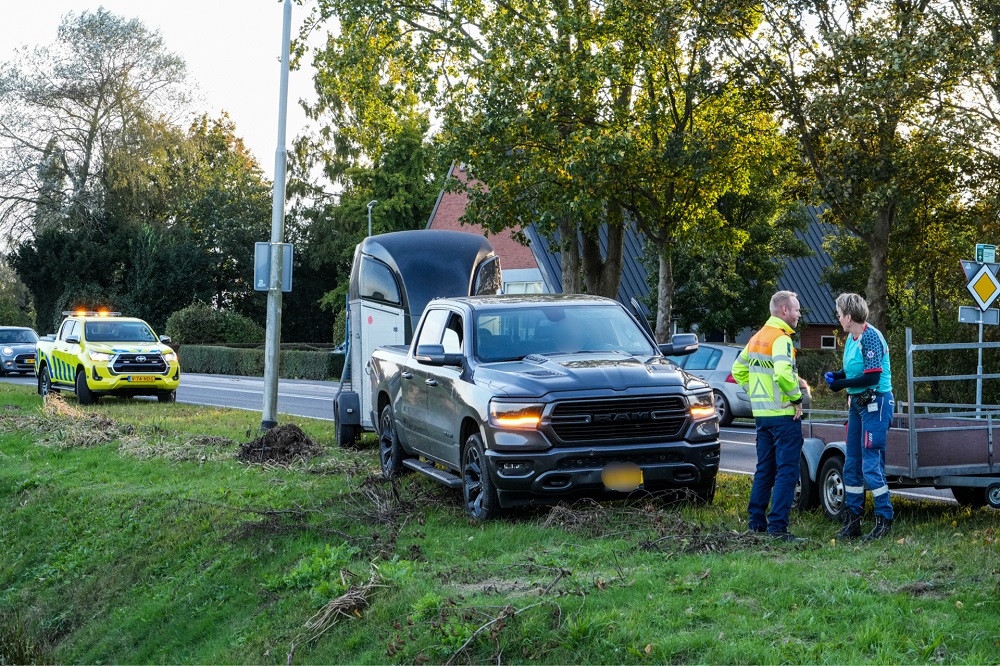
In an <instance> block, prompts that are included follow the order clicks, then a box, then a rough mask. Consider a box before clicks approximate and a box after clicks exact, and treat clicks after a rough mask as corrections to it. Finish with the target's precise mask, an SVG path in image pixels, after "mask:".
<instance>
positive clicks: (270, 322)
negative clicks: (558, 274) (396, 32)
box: [260, 0, 292, 430]
mask: <svg viewBox="0 0 1000 666" xmlns="http://www.w3.org/2000/svg"><path fill="white" fill-rule="evenodd" d="M291 34H292V0H285V6H284V22H283V24H282V33H281V35H282V36H281V79H280V84H279V89H278V147H277V149H276V150H275V151H274V193H273V197H272V204H271V248H270V249H271V280H270V284H269V285H268V290H267V327H266V329H265V337H264V409H263V414H262V418H261V422H260V427H261V429H263V430H269V429H271V428H273V427H275V426H276V425H278V360H279V358H280V357H279V348H280V343H281V282H282V275H281V267H282V263H283V262H282V256H281V255H282V249H283V248H282V243H283V242H284V237H285V167H286V163H287V159H288V157H287V155H288V152H287V149H286V147H285V125H286V119H287V118H288V57H289V52H290V51H291ZM284 279H286V280H287V279H288V276H285V278H284Z"/></svg>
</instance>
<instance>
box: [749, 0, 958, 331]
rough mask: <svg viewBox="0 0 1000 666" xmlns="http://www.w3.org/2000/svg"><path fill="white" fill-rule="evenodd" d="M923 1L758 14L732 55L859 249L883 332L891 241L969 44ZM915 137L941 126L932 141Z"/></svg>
mask: <svg viewBox="0 0 1000 666" xmlns="http://www.w3.org/2000/svg"><path fill="white" fill-rule="evenodd" d="M932 6H933V3H932V2H931V1H930V0H905V1H901V2H898V1H894V2H889V1H887V0H874V1H868V2H861V3H852V2H843V1H840V0H837V1H834V2H826V1H822V2H821V1H820V0H803V1H802V2H798V3H773V2H769V1H765V2H764V3H762V4H761V5H760V13H759V15H757V16H759V17H760V20H761V22H760V24H759V26H758V24H757V22H756V20H757V16H755V17H754V19H753V22H751V21H748V22H747V23H746V24H744V25H743V26H741V27H739V29H737V30H736V31H735V32H734V35H733V38H732V39H731V40H730V42H729V50H730V52H731V53H732V54H733V55H734V56H735V57H736V58H737V59H738V60H739V61H740V62H741V63H742V65H743V66H744V68H745V71H746V72H747V74H748V75H749V76H750V77H751V79H752V80H753V81H755V82H756V83H757V84H759V85H760V86H762V88H763V89H764V90H766V91H767V92H768V94H769V95H770V96H771V99H772V100H773V102H774V103H775V105H776V106H777V108H778V109H779V110H780V112H781V114H782V116H783V118H784V120H785V121H786V122H787V124H788V126H789V127H790V128H791V129H792V131H794V133H795V136H796V138H797V139H798V141H799V143H800V145H801V150H802V154H803V157H804V159H805V160H806V162H807V163H808V164H809V166H810V168H811V170H812V173H813V177H814V180H815V182H816V191H815V198H816V199H817V200H818V201H820V202H822V203H824V204H826V205H828V206H829V215H830V218H831V219H832V220H833V221H835V222H837V223H839V224H841V225H843V226H844V227H845V228H846V229H848V230H850V231H851V232H852V233H853V234H855V235H856V236H857V237H858V238H860V239H861V240H862V241H863V242H864V244H865V247H866V250H867V255H868V256H867V259H868V266H867V271H866V273H867V283H866V288H865V293H866V296H867V299H868V302H869V304H870V307H871V313H870V321H871V322H872V323H873V324H874V325H875V326H876V327H879V328H884V327H885V326H886V324H887V312H888V307H889V306H888V284H889V270H890V266H891V260H892V259H891V257H890V254H889V250H890V236H891V234H892V233H893V231H894V229H897V228H898V226H899V224H900V222H901V220H902V219H903V217H902V211H905V210H912V209H913V208H914V207H915V203H914V202H913V201H912V197H914V196H915V195H917V194H918V192H919V186H920V184H921V183H920V180H919V176H918V175H917V174H916V173H915V171H914V170H913V169H909V168H907V167H908V165H912V164H916V163H918V161H919V160H920V159H921V158H922V157H924V156H926V155H928V154H929V153H930V151H931V150H932V147H933V146H934V145H936V138H935V134H936V133H937V131H940V128H943V127H947V126H949V125H950V124H951V123H952V121H953V120H954V109H953V107H952V105H950V104H948V103H942V102H945V101H947V100H948V99H949V98H951V97H952V94H953V93H954V91H955V90H956V86H957V85H958V84H959V82H960V80H961V76H962V73H963V71H964V68H965V64H964V63H963V60H962V55H963V54H965V53H966V43H965V40H964V38H963V36H962V35H961V33H960V32H958V31H955V30H952V29H942V26H941V25H940V24H939V23H937V22H936V21H935V20H933V15H932ZM922 128H938V129H937V130H936V131H934V132H930V131H928V132H924V131H920V130H921V129H922Z"/></svg>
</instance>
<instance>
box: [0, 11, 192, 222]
mask: <svg viewBox="0 0 1000 666" xmlns="http://www.w3.org/2000/svg"><path fill="white" fill-rule="evenodd" d="M184 75H185V67H184V63H183V61H182V60H181V59H180V58H179V57H177V56H176V55H174V54H172V53H169V52H168V51H167V50H166V49H165V48H164V45H163V41H162V39H161V37H160V35H159V34H158V33H156V32H150V31H149V30H148V29H147V28H146V27H145V26H144V25H143V24H142V23H140V22H139V21H138V20H126V19H123V18H121V17H118V16H115V15H113V14H111V13H109V12H107V11H105V10H104V9H99V10H98V11H96V12H83V13H82V14H79V15H76V14H73V13H70V14H67V15H66V17H64V19H63V21H62V24H61V25H60V27H59V33H58V38H57V41H56V42H55V43H54V44H53V45H51V46H48V47H41V48H36V49H34V50H31V51H29V50H26V49H22V50H21V51H19V52H18V58H17V60H16V61H15V62H12V63H8V64H6V65H4V66H3V67H2V68H0V145H2V146H3V147H4V148H6V150H3V151H2V152H0V155H2V156H3V157H2V158H0V227H2V228H3V229H4V230H5V232H6V235H7V240H8V241H16V240H21V239H23V238H25V237H26V236H27V235H29V234H31V233H32V232H33V231H34V230H35V228H36V226H37V225H38V224H41V225H42V226H44V225H45V224H46V223H47V224H55V223H60V222H61V221H63V220H72V224H74V225H77V226H78V227H81V226H86V225H88V224H93V223H94V222H95V221H98V220H100V219H101V218H102V214H101V202H102V200H103V198H102V195H103V192H102V191H101V188H100V184H99V183H98V182H96V181H97V177H98V175H99V173H100V171H101V169H102V168H103V165H104V161H105V159H106V157H107V156H108V155H109V154H110V153H111V152H112V151H115V150H121V149H129V148H133V147H134V146H130V145H127V143H126V141H127V138H128V137H129V136H130V135H131V130H132V128H133V127H134V126H135V125H136V124H137V123H139V122H141V121H142V119H143V118H145V117H147V116H149V115H151V114H152V109H154V108H163V107H164V106H166V105H168V104H170V103H173V102H176V101H178V100H179V99H180V97H181V88H180V84H181V83H182V81H183V80H184Z"/></svg>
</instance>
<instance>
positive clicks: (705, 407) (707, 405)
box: [690, 393, 715, 421]
mask: <svg viewBox="0 0 1000 666" xmlns="http://www.w3.org/2000/svg"><path fill="white" fill-rule="evenodd" d="M690 400H691V418H692V419H694V420H695V421H699V420H701V419H708V418H712V417H713V416H715V399H714V398H713V397H712V394H711V393H700V394H698V395H694V396H691V399H690Z"/></svg>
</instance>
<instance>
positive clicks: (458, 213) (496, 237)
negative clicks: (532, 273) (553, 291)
mask: <svg viewBox="0 0 1000 666" xmlns="http://www.w3.org/2000/svg"><path fill="white" fill-rule="evenodd" d="M452 178H458V179H459V180H462V181H465V179H466V178H467V176H466V173H465V170H464V169H462V166H461V165H458V164H454V163H453V164H452V165H451V168H450V169H448V177H447V180H451V179H452ZM468 203H469V195H468V194H466V193H465V192H446V191H445V190H444V189H442V190H441V194H439V195H438V199H437V203H436V204H435V205H434V210H433V211H432V212H431V217H430V219H429V220H428V221H427V228H428V229H441V230H450V231H463V232H465V233H470V234H476V235H478V236H486V237H487V238H489V241H490V243H491V244H492V245H493V250H494V251H495V252H496V253H497V256H498V257H500V267H501V268H502V269H504V270H511V269H523V268H537V267H538V264H537V262H536V261H535V255H534V254H533V253H532V251H531V248H529V247H527V246H525V245H521V244H520V243H518V242H517V240H516V239H515V238H514V233H515V230H514V229H505V230H504V231H502V232H500V233H498V234H492V235H490V234H489V233H487V232H485V231H484V230H483V229H482V228H481V227H475V226H470V225H466V224H462V221H461V218H462V215H464V214H465V207H466V206H467V205H468Z"/></svg>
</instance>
